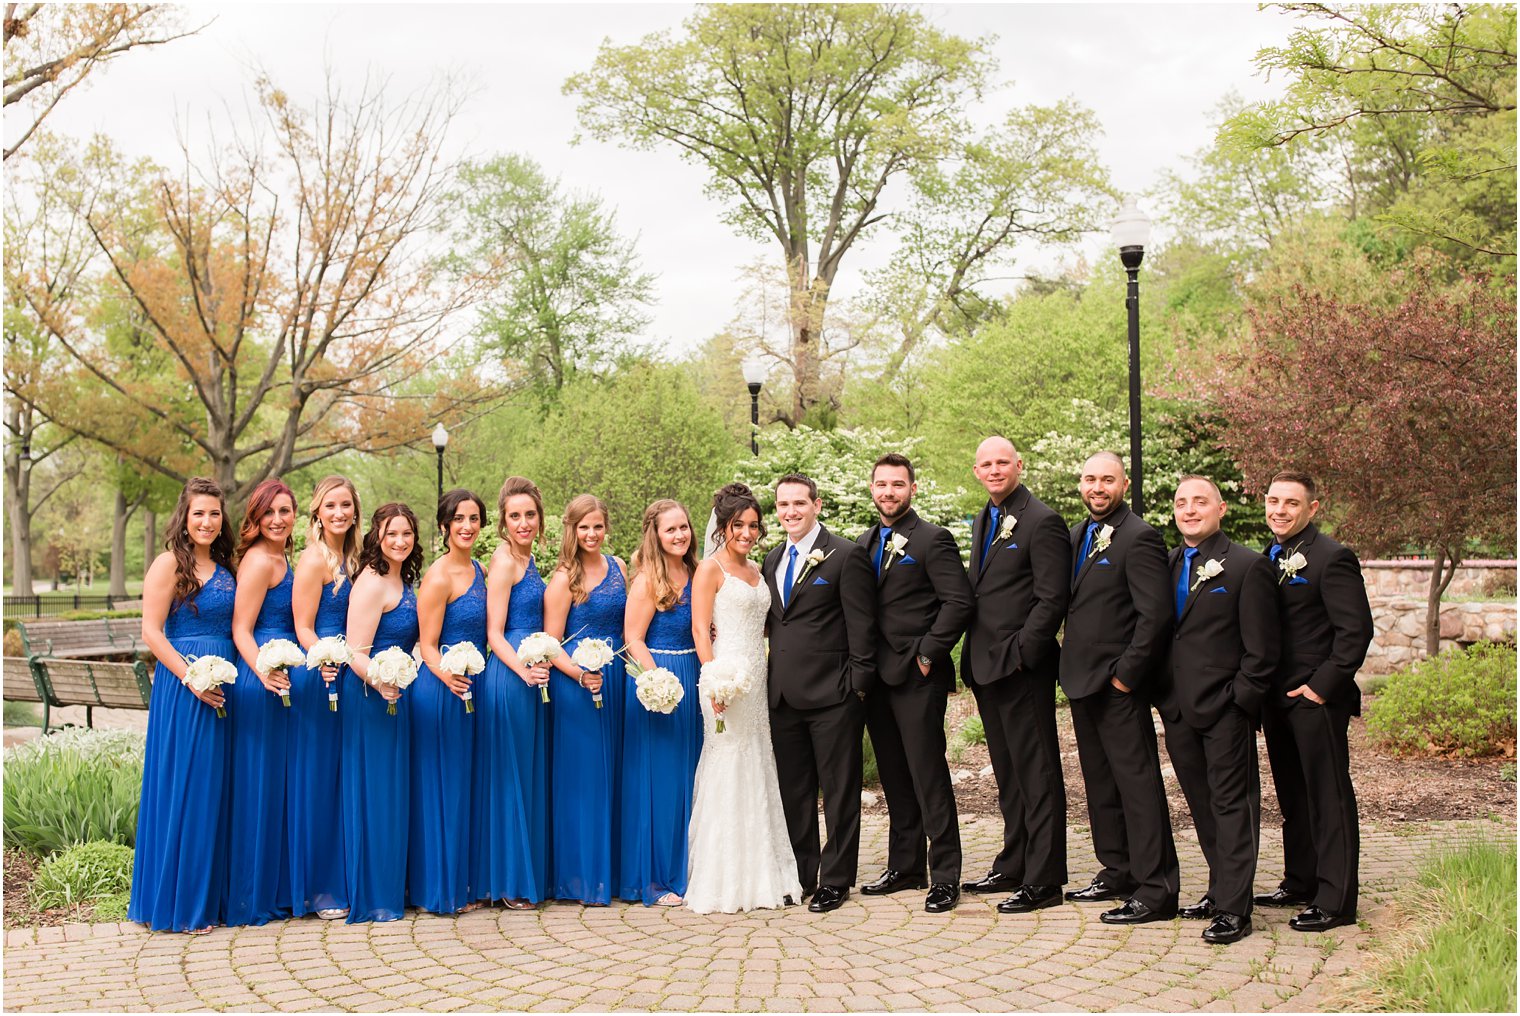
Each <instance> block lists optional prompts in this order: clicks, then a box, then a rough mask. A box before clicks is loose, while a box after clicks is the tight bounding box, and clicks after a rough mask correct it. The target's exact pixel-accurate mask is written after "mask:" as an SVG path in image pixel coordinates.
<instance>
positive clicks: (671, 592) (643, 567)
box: [630, 497, 697, 610]
mask: <svg viewBox="0 0 1520 1016" xmlns="http://www.w3.org/2000/svg"><path fill="white" fill-rule="evenodd" d="M677 510H679V511H680V513H681V514H682V515H685V516H686V528H688V529H690V528H691V512H689V511H687V510H686V506H685V505H683V504H682V503H681V502H679V501H676V500H673V499H671V498H668V497H666V498H661V499H660V500H658V501H656V502H654V503H653V504H651V505H650V506H649V507H648V508H645V509H644V519H643V522H642V523H641V524H642V526H643V536H642V537H641V538H640V539H639V549H638V550H635V551H634V552H633V560H632V562H631V563H630V568H631V571H632V574H634V575H643V574H648V576H649V590H650V592H652V593H654V609H655V610H669V609H670V608H671V607H674V606H675V605H676V604H677V603H680V602H681V594H682V593H684V592H685V591H686V590H685V588H684V587H683V588H680V589H677V588H676V584H675V582H674V581H673V580H672V579H671V577H670V562H669V561H668V560H667V559H666V554H665V550H664V548H663V547H661V546H660V532H659V529H660V516H661V515H664V514H665V513H666V512H668V511H677ZM692 542H694V541H689V542H688V543H687V544H686V553H684V554H682V555H681V563H682V564H684V565H685V566H686V574H687V575H688V576H690V575H692V574H694V573H695V572H696V570H697V551H696V548H695V547H694V546H692Z"/></svg>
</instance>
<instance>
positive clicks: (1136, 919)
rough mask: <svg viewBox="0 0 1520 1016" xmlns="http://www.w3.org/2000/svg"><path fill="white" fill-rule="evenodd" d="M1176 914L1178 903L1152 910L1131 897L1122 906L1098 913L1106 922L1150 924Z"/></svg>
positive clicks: (1169, 918)
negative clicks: (1162, 908)
mask: <svg viewBox="0 0 1520 1016" xmlns="http://www.w3.org/2000/svg"><path fill="white" fill-rule="evenodd" d="M1176 916H1177V906H1176V904H1173V905H1172V906H1170V907H1167V908H1166V909H1164V910H1152V909H1151V908H1150V907H1148V906H1146V905H1145V904H1144V903H1141V902H1140V901H1139V900H1134V899H1130V900H1125V901H1124V906H1122V907H1119V908H1117V909H1115V910H1105V911H1103V913H1101V914H1099V915H1098V920H1100V921H1102V922H1103V923H1104V924H1150V923H1151V922H1153V921H1170V920H1171V919H1172V918H1174V917H1176Z"/></svg>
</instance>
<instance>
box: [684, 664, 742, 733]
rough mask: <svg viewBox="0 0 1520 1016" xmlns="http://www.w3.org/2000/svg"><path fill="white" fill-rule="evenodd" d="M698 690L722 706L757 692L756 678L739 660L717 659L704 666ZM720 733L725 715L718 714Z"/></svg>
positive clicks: (718, 730)
mask: <svg viewBox="0 0 1520 1016" xmlns="http://www.w3.org/2000/svg"><path fill="white" fill-rule="evenodd" d="M697 688H698V690H700V691H701V692H702V694H703V695H706V696H707V697H708V698H710V699H712V700H713V701H714V702H716V703H718V704H719V705H721V706H727V705H729V704H730V703H732V702H734V701H736V700H738V699H739V698H742V697H743V696H745V695H748V694H750V693H751V692H752V691H754V690H755V676H754V675H753V674H751V673H750V672H749V670H748V668H746V667H745V666H744V664H742V663H740V662H739V661H738V660H730V659H721V658H720V659H716V660H708V661H707V662H706V663H704V664H702V676H701V677H699V678H698V679H697ZM717 732H718V733H720V734H721V733H723V715H722V714H721V713H720V714H718V728H717Z"/></svg>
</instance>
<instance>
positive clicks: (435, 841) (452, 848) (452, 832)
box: [406, 561, 489, 914]
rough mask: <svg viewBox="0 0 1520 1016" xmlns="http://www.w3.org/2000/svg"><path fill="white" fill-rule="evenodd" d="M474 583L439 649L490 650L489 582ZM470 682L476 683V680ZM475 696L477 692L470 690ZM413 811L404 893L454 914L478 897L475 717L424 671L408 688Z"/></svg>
mask: <svg viewBox="0 0 1520 1016" xmlns="http://www.w3.org/2000/svg"><path fill="white" fill-rule="evenodd" d="M470 565H471V566H472V568H473V569H474V572H475V577H474V579H472V580H471V582H470V588H469V589H466V590H465V591H464V593H463V594H461V595H460V596H459V597H458V598H457V599H455V600H453V601H451V602H450V603H449V604H448V605H447V606H445V607H444V609H443V626H442V628H441V629H440V630H439V633H438V648H439V650H440V651H447V650H448V648H449V647H450V646H453V645H455V644H457V643H460V642H473V643H474V644H475V648H476V649H479V650H480V651H481V655H484V654H485V653H486V652H488V651H489V647H487V646H486V576H485V572H483V571H482V570H481V567H480V564H479V562H476V561H471V562H470ZM472 680H473V679H472ZM472 691H473V688H472ZM411 697H412V707H411V710H410V715H411V719H410V723H411V726H412V805H411V833H410V840H409V843H408V847H409V849H408V860H407V862H406V885H407V894H408V896H409V898H410V900H411V904H412V906H414V907H421V908H422V909H424V910H430V911H432V912H433V913H435V914H452V913H456V912H458V911H459V909H460V908H461V907H463V906H465V905H466V904H468V903H472V902H474V900H475V897H474V896H473V895H472V894H471V892H470V793H471V784H472V782H473V781H472V779H471V770H472V769H473V763H474V758H475V716H474V714H473V713H467V712H465V704H464V702H463V701H462V700H461V699H460V698H459V696H458V695H455V694H454V693H453V692H451V691H449V686H448V685H446V684H444V683H443V681H441V680H440V679H439V678H438V677H437V676H435V675H434V674H433V673H432V671H431V670H430V669H429V668H428V667H427V666H425V665H424V666H423V668H422V672H421V673H419V674H418V675H417V681H416V683H414V684H413V685H412V688H411Z"/></svg>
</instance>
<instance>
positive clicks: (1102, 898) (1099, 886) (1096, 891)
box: [1066, 878, 1129, 903]
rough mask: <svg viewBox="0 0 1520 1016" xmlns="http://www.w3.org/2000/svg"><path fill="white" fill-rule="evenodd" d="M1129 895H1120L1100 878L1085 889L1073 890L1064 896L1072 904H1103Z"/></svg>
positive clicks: (1120, 893)
mask: <svg viewBox="0 0 1520 1016" xmlns="http://www.w3.org/2000/svg"><path fill="white" fill-rule="evenodd" d="M1128 895H1129V893H1122V892H1120V891H1119V890H1117V889H1115V888H1114V887H1113V886H1111V885H1109V884H1108V883H1107V882H1105V881H1103V880H1102V879H1101V878H1095V879H1093V880H1092V884H1091V885H1089V886H1088V887H1087V888H1085V889H1073V890H1072V891H1071V892H1069V893H1067V894H1066V899H1067V900H1069V901H1070V902H1072V903H1105V902H1107V901H1108V900H1122V899H1124V898H1125V897H1127V896H1128Z"/></svg>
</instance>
